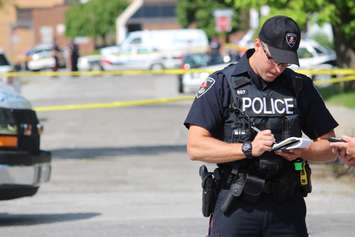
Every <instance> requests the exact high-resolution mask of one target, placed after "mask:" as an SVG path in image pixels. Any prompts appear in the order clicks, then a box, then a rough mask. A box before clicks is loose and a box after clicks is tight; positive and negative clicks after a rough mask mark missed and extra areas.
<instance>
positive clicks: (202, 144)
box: [187, 126, 245, 163]
mask: <svg viewBox="0 0 355 237" xmlns="http://www.w3.org/2000/svg"><path fill="white" fill-rule="evenodd" d="M241 146H242V145H241V144H240V143H226V142H223V141H220V140H218V139H215V138H213V137H212V136H211V135H210V134H209V133H208V132H207V130H205V129H203V128H201V127H197V126H191V127H190V129H189V136H188V143H187V153H188V154H189V156H190V159H191V160H199V161H204V162H208V163H225V162H231V161H235V160H240V159H244V158H245V155H244V154H243V152H242V149H241Z"/></svg>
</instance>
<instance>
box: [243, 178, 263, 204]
mask: <svg viewBox="0 0 355 237" xmlns="http://www.w3.org/2000/svg"><path fill="white" fill-rule="evenodd" d="M264 186H265V180H264V179H261V178H258V177H256V176H252V175H249V174H248V175H247V177H246V181H245V186H244V190H243V199H244V200H245V201H248V202H256V201H257V200H258V199H259V198H260V196H261V193H262V192H263V191H264Z"/></svg>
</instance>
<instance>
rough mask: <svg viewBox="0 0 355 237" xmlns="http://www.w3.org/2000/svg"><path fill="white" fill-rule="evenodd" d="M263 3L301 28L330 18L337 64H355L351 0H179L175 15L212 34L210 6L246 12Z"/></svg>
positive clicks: (238, 20) (354, 14) (354, 10)
mask: <svg viewBox="0 0 355 237" xmlns="http://www.w3.org/2000/svg"><path fill="white" fill-rule="evenodd" d="M217 4H218V5H217ZM264 5H268V6H269V7H270V8H271V11H270V15H269V16H271V15H278V14H282V15H287V16H290V17H292V18H293V19H295V20H296V21H297V22H298V23H299V24H300V26H301V28H302V29H303V30H306V25H307V23H308V22H318V23H320V24H322V23H325V22H329V23H330V24H331V25H332V28H333V34H334V37H333V38H334V48H335V51H336V53H337V61H338V64H339V66H341V67H355V43H354V42H355V20H354V19H355V1H354V0H314V1H310V0H292V1H289V0H224V1H211V0H208V1H202V0H196V1H193V0H179V1H178V8H177V15H178V20H179V22H180V24H182V25H183V26H188V25H190V24H192V23H193V22H195V23H196V26H197V27H199V28H202V29H205V30H206V31H207V32H208V33H209V35H211V32H213V30H212V29H213V27H214V21H213V20H214V19H213V16H212V11H213V9H216V8H218V7H219V8H221V7H232V8H233V9H235V10H236V11H238V12H247V11H248V10H249V9H251V8H255V9H257V10H258V9H259V10H260V8H261V7H262V6H264ZM237 15H242V14H237ZM269 16H267V17H269ZM265 19H266V17H265V18H263V19H261V21H260V23H261V24H262V23H263V21H264V20H265ZM244 22H245V20H243V19H242V18H240V17H239V18H235V19H234V20H233V23H234V24H235V26H240V24H241V23H244ZM235 29H237V28H236V27H235Z"/></svg>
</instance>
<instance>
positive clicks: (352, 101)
mask: <svg viewBox="0 0 355 237" xmlns="http://www.w3.org/2000/svg"><path fill="white" fill-rule="evenodd" d="M345 88H351V87H348V86H345ZM318 89H319V92H320V94H321V95H322V97H323V99H324V100H325V101H326V102H327V103H329V104H331V105H340V106H344V107H348V108H352V109H355V91H354V90H350V89H347V90H345V89H344V86H343V87H340V86H339V85H332V86H328V87H324V88H318Z"/></svg>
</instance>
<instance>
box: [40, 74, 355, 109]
mask: <svg viewBox="0 0 355 237" xmlns="http://www.w3.org/2000/svg"><path fill="white" fill-rule="evenodd" d="M352 80H355V75H354V76H350V77H343V78H333V79H324V80H317V81H315V84H317V85H321V84H323V83H340V82H346V81H352ZM193 98H194V96H177V97H171V98H156V99H143V100H131V101H114V102H110V103H91V104H69V105H50V106H36V107H34V109H35V110H36V111H37V112H48V111H65V110H88V109H103V108H106V109H107V108H117V107H133V106H146V105H157V104H167V103H174V102H181V101H191V100H193Z"/></svg>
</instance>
